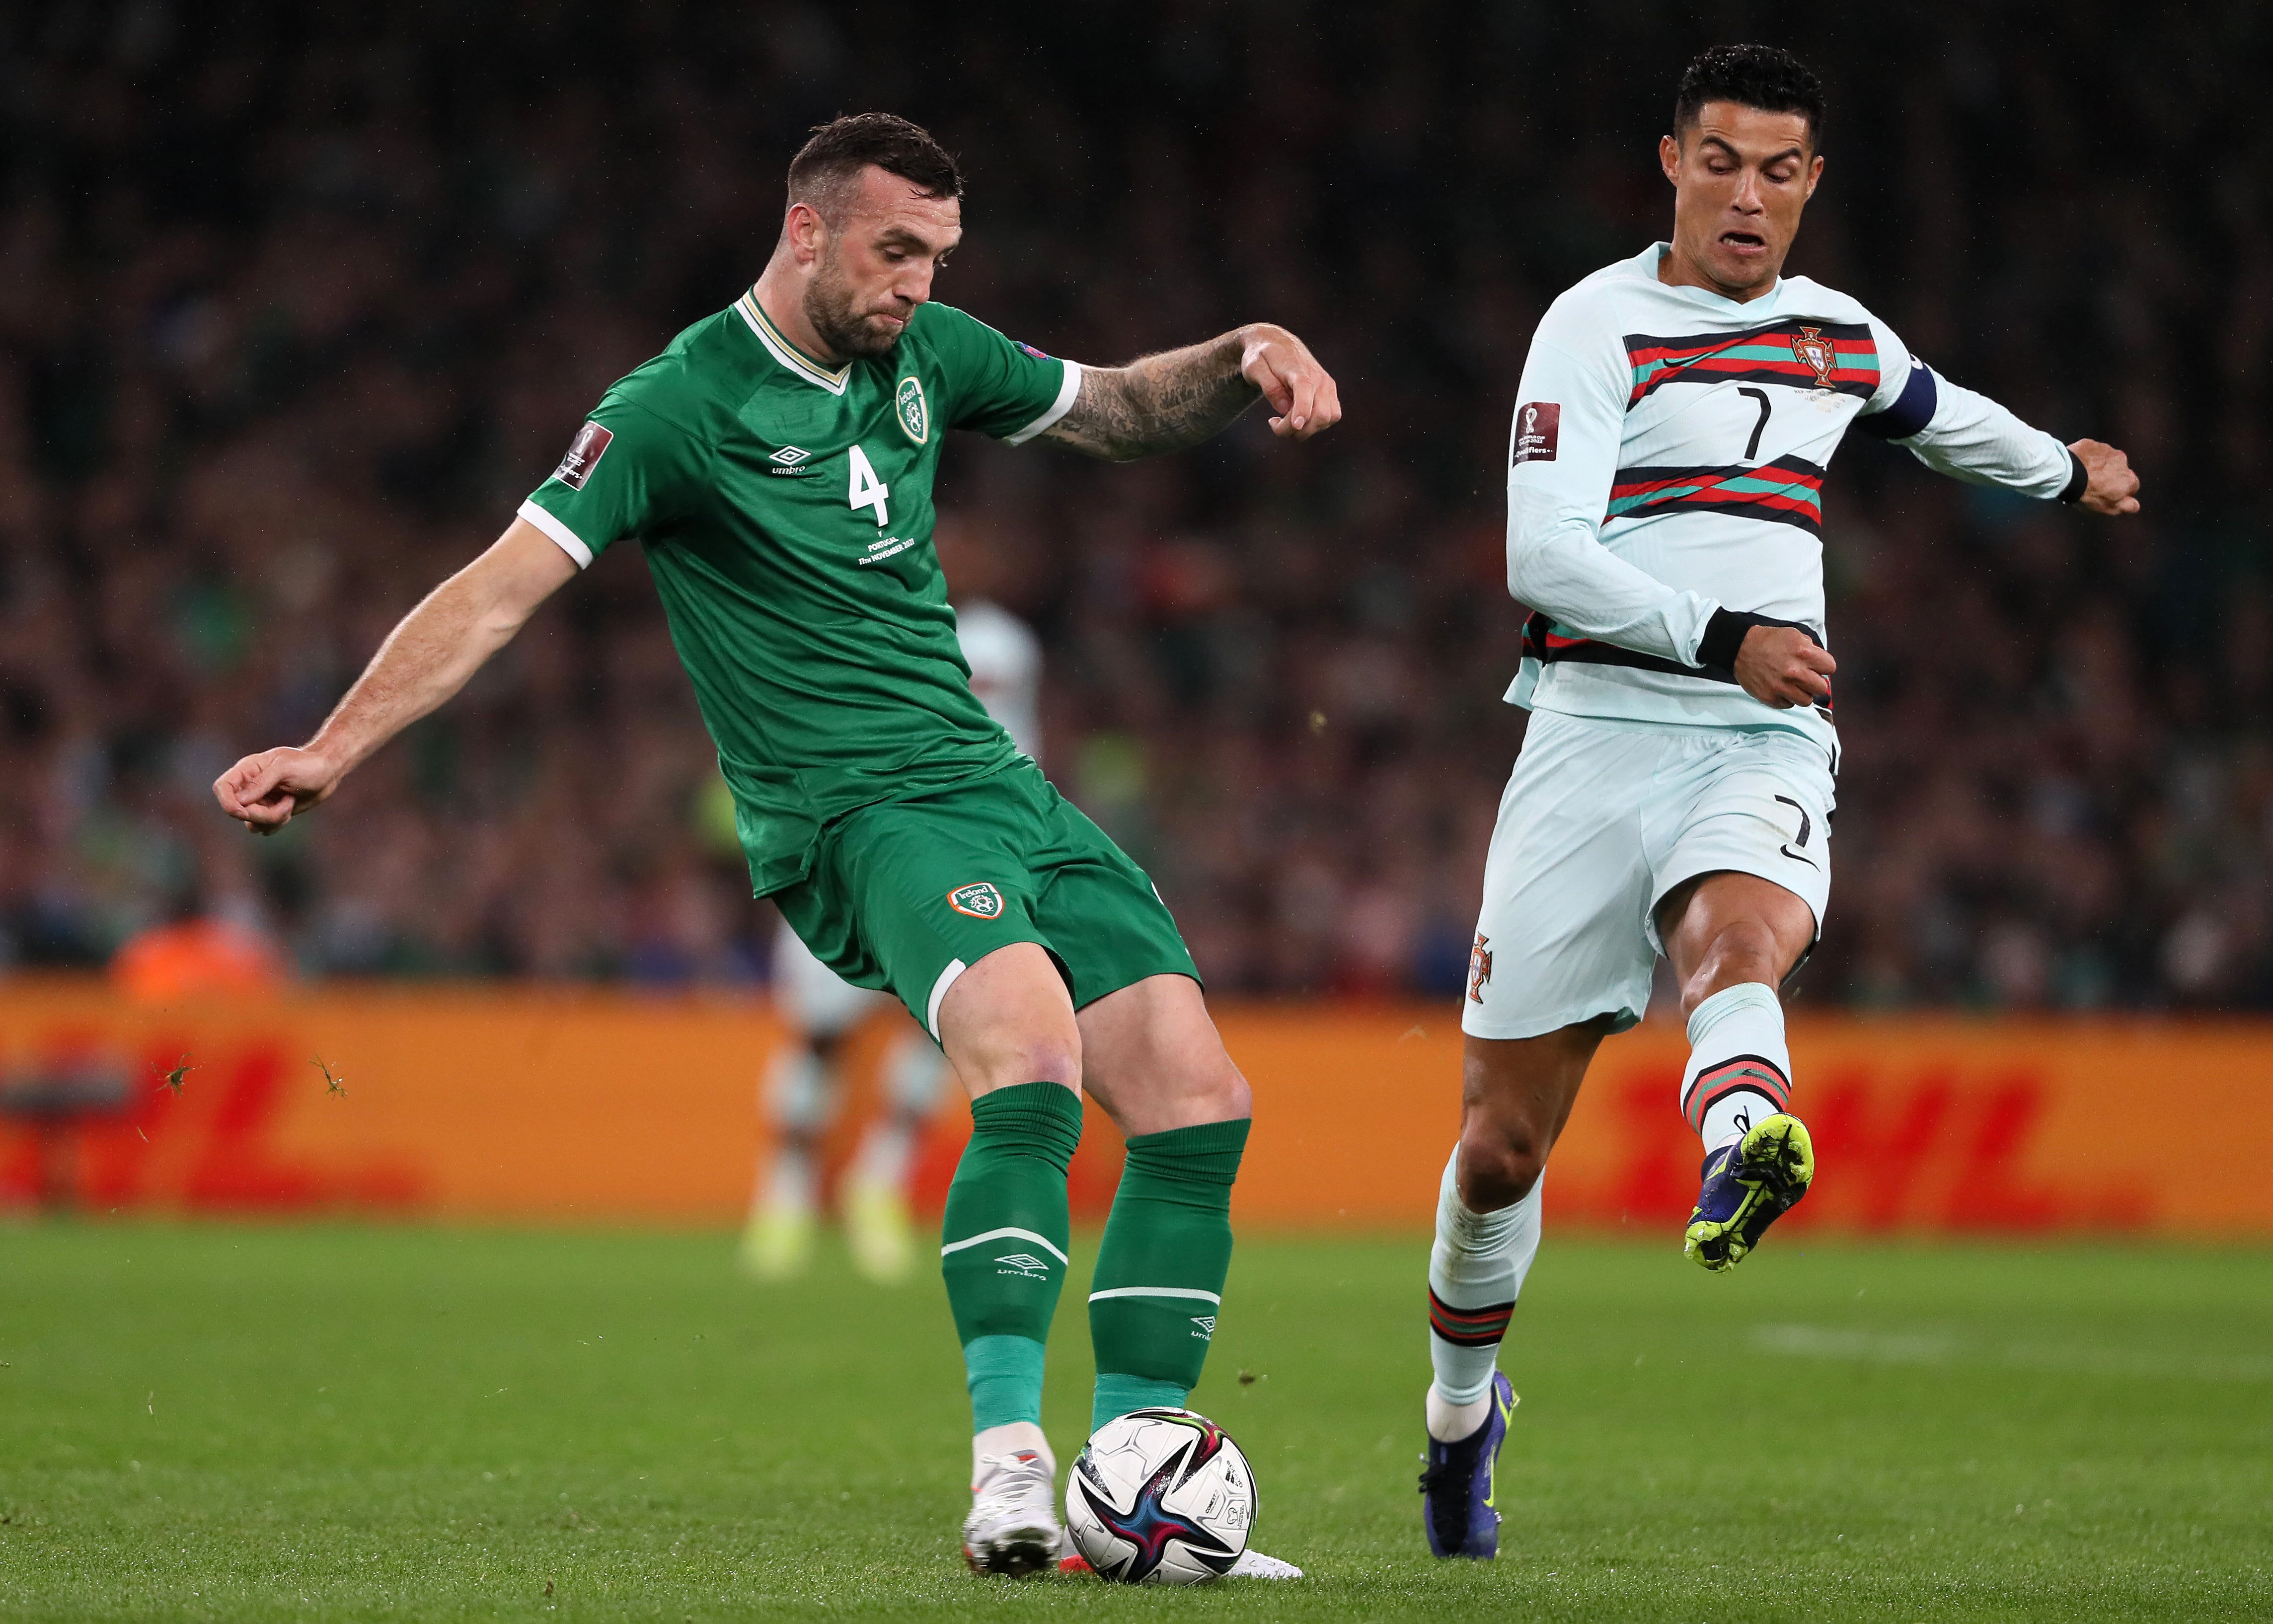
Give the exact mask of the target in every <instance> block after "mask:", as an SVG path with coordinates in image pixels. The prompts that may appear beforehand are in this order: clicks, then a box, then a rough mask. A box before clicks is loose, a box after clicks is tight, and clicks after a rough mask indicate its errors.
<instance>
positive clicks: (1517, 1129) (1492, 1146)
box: [1459, 1121, 1547, 1212]
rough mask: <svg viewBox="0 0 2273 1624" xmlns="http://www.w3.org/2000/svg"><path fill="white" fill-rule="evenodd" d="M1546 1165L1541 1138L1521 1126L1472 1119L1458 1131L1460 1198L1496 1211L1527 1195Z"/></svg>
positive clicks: (1470, 1206)
mask: <svg viewBox="0 0 2273 1624" xmlns="http://www.w3.org/2000/svg"><path fill="white" fill-rule="evenodd" d="M1546 1166H1547V1145H1546V1141H1545V1140H1544V1139H1543V1138H1542V1136H1540V1135H1538V1134H1533V1133H1531V1132H1529V1131H1528V1130H1527V1129H1525V1128H1523V1127H1521V1126H1513V1127H1511V1126H1507V1125H1504V1124H1500V1123H1494V1122H1484V1121H1472V1122H1470V1123H1469V1124H1468V1126H1467V1128H1466V1129H1465V1130H1464V1131H1463V1132H1462V1133H1461V1134H1460V1174H1459V1179H1460V1199H1461V1201H1465V1202H1467V1206H1468V1209H1469V1210H1470V1211H1472V1212H1497V1211H1498V1210H1499V1209H1501V1208H1503V1207H1512V1206H1514V1205H1515V1203H1516V1202H1518V1201H1521V1200H1522V1199H1523V1198H1524V1197H1525V1196H1527V1195H1528V1194H1531V1186H1534V1185H1535V1184H1537V1183H1538V1182H1539V1175H1540V1173H1541V1172H1542V1171H1544V1169H1545V1168H1546Z"/></svg>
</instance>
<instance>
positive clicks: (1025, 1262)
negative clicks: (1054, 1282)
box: [994, 1252, 1050, 1280]
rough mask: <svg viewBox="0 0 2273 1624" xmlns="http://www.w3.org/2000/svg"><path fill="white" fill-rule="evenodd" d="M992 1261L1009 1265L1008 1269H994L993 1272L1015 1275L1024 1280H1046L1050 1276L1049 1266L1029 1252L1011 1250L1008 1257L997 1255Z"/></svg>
mask: <svg viewBox="0 0 2273 1624" xmlns="http://www.w3.org/2000/svg"><path fill="white" fill-rule="evenodd" d="M994 1261H996V1262H998V1263H1007V1264H1009V1268H1008V1269H996V1270H995V1271H994V1272H995V1273H996V1274H998V1275H1016V1276H1019V1277H1020V1278H1021V1279H1025V1280H1046V1279H1048V1278H1049V1277H1050V1266H1049V1265H1048V1264H1047V1263H1046V1262H1044V1261H1042V1260H1041V1259H1039V1258H1038V1257H1036V1256H1035V1255H1034V1254H1032V1253H1031V1252H1013V1253H1012V1254H1010V1255H1009V1256H1008V1257H998V1258H996V1259H995V1260H994Z"/></svg>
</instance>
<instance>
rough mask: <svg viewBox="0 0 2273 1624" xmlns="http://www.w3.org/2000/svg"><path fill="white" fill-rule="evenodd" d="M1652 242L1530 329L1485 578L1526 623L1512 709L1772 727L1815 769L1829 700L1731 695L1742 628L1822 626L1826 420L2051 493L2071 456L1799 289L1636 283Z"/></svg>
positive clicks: (1839, 307) (1835, 429) (1827, 742)
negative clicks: (1809, 749) (1789, 701)
mask: <svg viewBox="0 0 2273 1624" xmlns="http://www.w3.org/2000/svg"><path fill="white" fill-rule="evenodd" d="M1665 252H1666V245H1665V244H1663V243H1654V244H1652V245H1651V246H1650V247H1649V248H1648V249H1647V250H1645V251H1643V252H1641V253H1639V254H1637V255H1636V256H1634V258H1631V259H1624V260H1621V261H1619V262H1618V263H1617V264H1616V265H1612V266H1606V267H1604V268H1603V269H1602V270H1600V271H1597V272H1595V273H1594V274H1593V275H1592V276H1589V277H1588V278H1587V279H1586V281H1582V282H1580V283H1579V285H1578V286H1577V287H1575V288H1572V289H1570V290H1569V291H1568V292H1566V293H1565V294H1564V295H1563V296H1562V297H1561V298H1559V299H1557V300H1556V301H1555V303H1554V304H1553V305H1552V306H1551V307H1549V310H1548V312H1547V315H1546V317H1545V318H1543V319H1542V321H1541V322H1540V324H1539V329H1538V331H1537V332H1536V333H1534V334H1533V336H1532V341H1531V354H1530V356H1529V358H1528V359H1527V361H1526V362H1525V363H1524V368H1523V382H1522V385H1521V386H1520V388H1519V392H1518V394H1517V397H1516V398H1517V402H1518V404H1517V406H1516V408H1515V422H1514V425H1513V428H1512V431H1511V434H1510V438H1509V447H1508V479H1507V586H1508V591H1509V592H1510V593H1511V594H1512V595H1514V596H1515V597H1516V598H1517V599H1518V600H1519V602H1523V603H1526V604H1527V605H1529V606H1530V607H1531V609H1532V610H1534V611H1535V612H1534V614H1533V616H1532V617H1531V620H1530V622H1529V624H1528V625H1527V627H1526V628H1525V632H1524V646H1523V665H1522V670H1521V673H1520V674H1519V676H1518V677H1516V680H1515V684H1514V685H1513V686H1512V687H1511V688H1510V689H1509V690H1508V692H1507V699H1508V701H1509V702H1510V703H1511V704H1515V705H1524V706H1528V707H1531V708H1533V709H1535V710H1550V711H1560V712H1562V713H1564V714H1565V715H1574V716H1591V717H1595V718H1600V719H1604V720H1612V721H1621V722H1657V723H1674V724H1683V725H1688V726H1692V727H1693V726H1704V727H1726V728H1759V727H1763V726H1767V727H1785V728H1790V729H1794V730H1797V731H1800V732H1803V733H1807V734H1809V735H1811V736H1812V737H1816V738H1817V739H1819V741H1820V742H1821V743H1822V744H1823V745H1824V746H1825V747H1826V749H1827V750H1828V751H1830V752H1831V753H1832V756H1833V759H1834V761H1835V760H1836V759H1837V743H1836V737H1837V736H1836V733H1835V731H1834V729H1833V726H1832V721H1831V715H1830V707H1829V706H1828V705H1827V704H1826V705H1819V706H1817V707H1815V708H1814V709H1812V710H1809V709H1806V708H1794V709H1790V710H1778V709H1775V708H1774V707H1771V706H1767V705H1763V704H1761V703H1760V702H1759V700H1755V699H1753V698H1752V696H1751V695H1750V694H1748V693H1746V692H1744V690H1743V689H1742V688H1740V687H1738V686H1737V685H1736V679H1735V676H1734V673H1733V670H1732V669H1731V668H1732V667H1733V664H1734V662H1735V659H1736V653H1737V645H1738V644H1739V643H1741V642H1742V641H1743V640H1744V632H1746V631H1748V630H1750V629H1751V628H1752V626H1754V625H1759V624H1762V623H1764V622H1766V623H1771V624H1776V625H1793V626H1799V627H1803V628H1804V629H1805V630H1806V631H1807V632H1808V633H1809V634H1810V635H1811V636H1812V637H1813V638H1814V639H1815V640H1817V641H1818V642H1819V643H1821V644H1823V645H1825V646H1826V647H1828V646H1829V635H1828V632H1827V629H1826V627H1825V625H1824V608H1823V542H1822V517H1823V508H1822V488H1823V475H1824V470H1825V469H1826V468H1827V467H1828V466H1829V464H1830V461H1831V457H1832V453H1834V452H1835V451H1836V450H1837V449H1838V447H1839V441H1840V438H1841V437H1842V435H1844V434H1845V433H1846V432H1847V429H1848V426H1849V424H1850V423H1851V424H1857V425H1858V426H1860V427H1861V428H1862V429H1863V430H1864V431H1865V432H1867V433H1872V434H1875V435H1877V436H1879V438H1885V439H1892V440H1896V441H1899V442H1900V443H1902V445H1907V446H1908V447H1909V450H1910V452H1911V453H1912V454H1914V455H1915V456H1916V457H1917V459H1918V460H1920V461H1921V462H1924V464H1925V465H1926V466H1927V467H1929V468H1934V469H1936V470H1938V471H1939V472H1941V473H1945V474H1950V475H1955V476H1956V477H1958V478H1960V479H1964V480H1969V481H1972V482H1974V483H1979V484H1994V485H2002V486H2005V487H2007V489H2010V490H2017V491H2021V492H2022V493H2023V494H2026V495H2029V496H2033V497H2042V498H2054V497H2058V498H2061V499H2063V500H2067V501H2073V500H2074V499H2075V498H2076V497H2078V496H2080V495H2081V494H2082V490H2083V486H2084V474H2083V468H2082V464H2081V463H2080V462H2078V461H2077V460H2076V459H2075V457H2074V453H2071V452H2069V451H2068V449H2067V447H2066V446H2065V445H2061V444H2060V442H2059V440H2057V439H2055V438H2053V437H2052V435H2050V434H2047V433H2045V432H2044V431H2043V430H2038V429H2031V428H2029V426H2028V425H2027V424H2026V423H2022V421H2021V420H2020V419H2019V418H2017V417H2015V416H2014V415H2013V414H2012V413H2010V412H2008V411H2007V410H2006V409H2005V408H2003V407H2001V406H1999V405H1998V404H1997V403H1996V402H1995V401H1993V400H1988V399H1986V398H1984V397H1983V396H1981V395H1978V394H1976V393H1973V392H1971V391H1970V390H1966V389H1961V388H1958V387H1956V386H1955V385H1953V384H1951V383H1949V382H1948V381H1947V380H1946V379H1944V378H1940V377H1939V376H1938V375H1937V374H1936V373H1935V372H1934V371H1933V370H1932V369H1931V368H1930V367H1928V366H1926V365H1925V364H1924V363H1923V362H1920V361H1917V360H1914V359H1913V358H1912V357H1911V355H1910V354H1909V350H1907V349H1906V348H1904V347H1903V345H1902V341H1901V340H1900V339H1898V338H1896V337H1895V336H1894V331H1893V330H1892V329H1891V328H1889V327H1888V326H1887V325H1886V324H1885V323H1884V322H1882V321H1880V320H1879V319H1878V318H1876V317H1875V316H1873V315H1872V314H1871V312H1870V311H1867V310H1865V309H1864V308H1863V306H1862V305H1861V304H1859V303H1857V302H1856V301H1855V300H1853V299H1850V298H1849V297H1848V296H1846V295H1845V294H1842V293H1836V292H1834V291H1833V290H1832V289H1830V288H1825V287H1822V286H1820V285H1819V284H1818V283H1816V282H1813V281H1809V280H1808V279H1807V278H1806V277H1804V276H1792V277H1785V278H1782V280H1780V281H1778V282H1777V283H1776V285H1775V288H1774V291H1772V292H1770V293H1768V294H1766V295H1764V296H1761V297H1759V298H1758V299H1754V300H1752V301H1751V302H1750V303H1741V304H1740V303H1737V302H1736V301H1734V300H1731V299H1725V298H1722V296H1720V295H1718V294H1714V293H1711V292H1708V291H1707V290H1706V289H1704V288H1690V287H1671V286H1669V285H1668V284H1666V283H1664V282H1662V281H1658V278H1657V270H1658V263H1659V259H1660V258H1661V256H1662V255H1663V254H1664V253H1665Z"/></svg>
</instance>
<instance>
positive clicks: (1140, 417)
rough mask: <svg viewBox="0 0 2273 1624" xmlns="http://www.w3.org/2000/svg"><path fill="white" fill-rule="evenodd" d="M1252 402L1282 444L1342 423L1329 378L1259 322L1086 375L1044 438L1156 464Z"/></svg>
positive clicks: (1287, 337) (1278, 330) (1304, 349)
mask: <svg viewBox="0 0 2273 1624" xmlns="http://www.w3.org/2000/svg"><path fill="white" fill-rule="evenodd" d="M1258 396H1260V397H1261V398H1262V399H1264V400H1268V401H1269V402H1270V403H1271V409H1272V412H1273V413H1274V414H1275V415H1273V416H1272V419H1271V431H1272V433H1273V434H1276V435H1278V436H1279V438H1282V439H1291V440H1307V439H1309V438H1310V437H1311V436H1312V435H1314V434H1317V433H1318V432H1320V431H1321V430H1325V429H1331V428H1332V427H1333V426H1334V424H1336V423H1339V422H1340V421H1341V417H1342V403H1341V396H1340V394H1339V392H1338V391H1337V390H1336V389H1335V387H1334V380H1333V378H1332V375H1331V374H1329V373H1328V372H1327V370H1326V369H1325V368H1324V367H1322V366H1320V365H1319V364H1318V361H1317V356H1315V355H1312V354H1310V351H1309V347H1308V346H1306V345H1305V344H1304V343H1303V342H1302V340H1300V339H1298V338H1296V337H1295V336H1294V334H1293V333H1289V332H1287V329H1286V328H1284V327H1278V326H1272V325H1271V324H1270V323H1269V322H1256V323H1252V324H1250V325H1249V326H1244V327H1241V328H1238V329H1237V330H1235V331H1234V332H1230V333H1225V334H1224V335H1223V336H1222V337H1221V338H1216V339H1210V340H1209V341H1207V342H1206V343H1204V344H1194V345H1192V346H1191V347H1189V348H1186V349H1170V350H1164V351H1162V352H1161V353H1160V354H1159V355H1146V356H1144V358H1143V359H1141V360H1137V361H1132V362H1130V363H1129V364H1128V365H1127V366H1123V367H1084V368H1083V369H1082V375H1081V389H1080V392H1079V393H1077V394H1076V395H1075V396H1074V401H1073V404H1072V405H1071V406H1070V407H1069V408H1067V409H1066V415H1064V416H1062V417H1061V418H1059V419H1058V420H1057V422H1055V423H1052V424H1051V425H1050V426H1049V427H1048V428H1047V429H1045V430H1042V438H1045V439H1052V440H1059V441H1062V442H1063V443H1064V444H1066V445H1070V446H1072V447H1074V449H1076V451H1084V452H1087V453H1089V454H1090V455H1091V456H1092V457H1106V458H1110V459H1111V460H1114V461H1115V462H1129V461H1133V460H1136V459H1137V458H1138V457H1157V456H1159V455H1160V454H1161V453H1164V452H1171V451H1182V450H1183V449H1184V448H1185V447H1186V446H1188V445H1198V444H1199V443H1200V442H1201V441H1202V440H1204V439H1207V438H1211V437H1212V436H1213V435H1214V434H1216V433H1217V432H1219V430H1222V429H1224V428H1225V427H1226V426H1227V425H1228V424H1229V423H1231V421H1232V419H1233V418H1234V417H1236V416H1238V415H1240V413H1242V412H1243V411H1245V410H1246V409H1247V408H1248V407H1249V405H1251V404H1252V403H1253V402H1254V401H1255V400H1256V399H1257V397H1258Z"/></svg>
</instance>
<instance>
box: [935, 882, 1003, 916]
mask: <svg viewBox="0 0 2273 1624" xmlns="http://www.w3.org/2000/svg"><path fill="white" fill-rule="evenodd" d="M947 905H948V906H949V908H952V909H955V911H956V912H957V913H959V914H969V915H970V916H971V917H972V918H974V919H1000V918H1001V917H1002V894H1001V892H1000V891H997V890H996V889H995V888H994V887H992V886H990V885H988V884H987V883H986V881H985V880H983V879H982V880H980V881H979V883H978V884H977V885H971V886H957V887H955V889H954V890H952V891H950V892H949V893H948V894H947Z"/></svg>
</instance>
